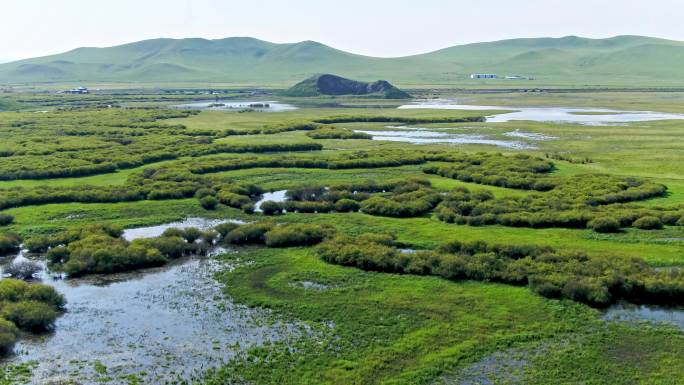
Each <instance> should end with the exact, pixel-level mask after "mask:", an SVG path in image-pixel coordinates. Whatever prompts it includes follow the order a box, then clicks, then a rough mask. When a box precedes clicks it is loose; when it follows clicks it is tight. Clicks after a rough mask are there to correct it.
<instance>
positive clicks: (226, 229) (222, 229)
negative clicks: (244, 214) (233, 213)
mask: <svg viewBox="0 0 684 385" xmlns="http://www.w3.org/2000/svg"><path fill="white" fill-rule="evenodd" d="M238 227H240V224H238V223H234V222H226V223H221V224H218V225H216V226H214V230H216V231H217V232H218V233H219V234H220V235H221V237H225V236H226V234H228V233H230V232H231V231H233V230H235V229H236V228H238Z"/></svg>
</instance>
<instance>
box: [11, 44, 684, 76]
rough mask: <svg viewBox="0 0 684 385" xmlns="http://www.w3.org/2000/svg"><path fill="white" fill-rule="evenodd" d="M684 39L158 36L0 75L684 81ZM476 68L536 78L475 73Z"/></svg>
mask: <svg viewBox="0 0 684 385" xmlns="http://www.w3.org/2000/svg"><path fill="white" fill-rule="evenodd" d="M683 59H684V43H683V42H678V41H671V40H663V39H656V38H650V37H641V36H618V37H614V38H610V39H586V38H580V37H575V36H569V37H564V38H535V39H513V40H503V41H497V42H488V43H476V44H468V45H461V46H455V47H451V48H446V49H443V50H439V51H436V52H432V53H427V54H422V55H415V56H410V57H402V58H373V57H368V56H361V55H355V54H351V53H348V52H344V51H340V50H337V49H334V48H331V47H328V46H326V45H323V44H320V43H317V42H313V41H304V42H300V43H292V44H274V43H269V42H265V41H261V40H257V39H253V38H248V37H234V38H227V39H220V40H205V39H180V40H175V39H155V40H146V41H141V42H136V43H131V44H125V45H121V46H116V47H109V48H78V49H75V50H73V51H69V52H66V53H63V54H59V55H52V56H46V57H41V58H34V59H28V60H22V61H18V62H13V63H6V64H0V83H45V82H57V83H66V82H143V83H149V82H158V83H171V82H173V83H179V82H199V83H201V82H224V83H256V84H277V85H292V84H294V83H296V82H297V81H299V80H301V79H303V78H307V77H309V76H312V75H314V74H318V73H336V74H339V75H341V76H344V77H350V78H354V79H359V80H364V81H371V80H375V79H379V78H382V79H387V80H389V81H391V82H397V83H399V84H401V85H411V84H413V85H417V84H423V85H430V84H434V85H454V84H457V85H466V86H467V85H486V86H508V87H510V86H514V87H518V86H525V87H535V86H542V85H594V86H602V85H618V86H684V67H682V66H681V65H680V64H681V63H682V61H683ZM473 72H488V73H497V74H499V75H500V76H504V75H512V74H520V75H524V76H528V77H534V78H535V80H534V81H530V80H526V81H510V80H508V81H507V80H503V79H497V80H488V81H486V82H485V81H480V80H478V81H473V80H470V79H469V78H468V76H469V74H470V73H473Z"/></svg>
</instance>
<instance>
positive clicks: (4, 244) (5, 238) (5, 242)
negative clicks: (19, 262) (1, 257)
mask: <svg viewBox="0 0 684 385" xmlns="http://www.w3.org/2000/svg"><path fill="white" fill-rule="evenodd" d="M20 245H21V238H20V237H19V236H18V235H17V234H15V233H4V234H0V254H9V253H14V252H17V251H19V248H20Z"/></svg>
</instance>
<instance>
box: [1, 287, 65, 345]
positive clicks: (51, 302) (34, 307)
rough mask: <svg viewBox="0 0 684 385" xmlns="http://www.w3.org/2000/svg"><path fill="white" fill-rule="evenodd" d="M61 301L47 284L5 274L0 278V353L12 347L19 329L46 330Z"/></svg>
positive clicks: (61, 306) (54, 317)
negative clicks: (22, 279) (5, 275)
mask: <svg viewBox="0 0 684 385" xmlns="http://www.w3.org/2000/svg"><path fill="white" fill-rule="evenodd" d="M65 304H66V302H65V300H64V297H63V296H62V295H61V294H59V293H57V291H56V290H55V289H54V288H52V287H50V286H47V285H43V284H40V283H27V282H24V281H21V280H16V279H9V278H6V279H2V280H0V354H8V353H10V352H11V351H12V347H13V346H14V344H15V342H16V341H17V338H18V337H19V330H24V331H27V332H32V333H40V332H44V331H46V330H49V329H50V328H51V327H52V326H53V325H54V322H55V319H56V318H57V316H58V315H59V312H60V311H61V310H62V309H63V308H64V305H65Z"/></svg>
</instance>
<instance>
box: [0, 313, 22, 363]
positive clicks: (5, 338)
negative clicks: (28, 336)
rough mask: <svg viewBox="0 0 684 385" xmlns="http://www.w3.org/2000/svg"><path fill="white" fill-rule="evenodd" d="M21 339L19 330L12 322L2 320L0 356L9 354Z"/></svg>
mask: <svg viewBox="0 0 684 385" xmlns="http://www.w3.org/2000/svg"><path fill="white" fill-rule="evenodd" d="M18 337H19V330H18V329H17V327H16V326H15V325H14V323H12V322H11V321H8V320H6V319H4V318H0V355H7V354H9V353H10V352H11V351H12V349H13V348H14V344H15V343H16V342H17V338H18Z"/></svg>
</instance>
